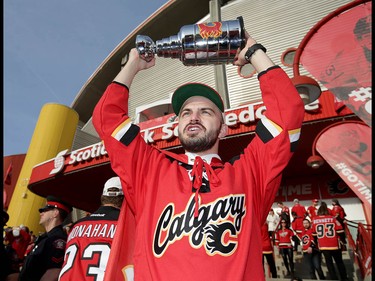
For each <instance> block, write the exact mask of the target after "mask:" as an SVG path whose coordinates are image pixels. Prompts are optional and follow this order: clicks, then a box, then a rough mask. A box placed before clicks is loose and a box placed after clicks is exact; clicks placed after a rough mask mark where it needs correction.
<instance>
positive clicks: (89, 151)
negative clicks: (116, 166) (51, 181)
mask: <svg viewBox="0 0 375 281" xmlns="http://www.w3.org/2000/svg"><path fill="white" fill-rule="evenodd" d="M67 152H68V149H65V150H63V151H60V152H59V153H58V154H57V155H56V157H55V158H54V160H53V164H54V167H53V169H52V170H51V171H50V173H49V174H50V175H53V174H57V173H59V172H61V171H62V170H63V169H64V168H65V166H67V165H71V166H77V165H78V164H82V165H88V164H89V163H90V164H91V162H92V160H94V159H102V158H105V159H106V160H108V159H107V158H108V153H107V151H106V150H105V147H104V144H103V142H99V143H96V144H94V145H91V146H87V147H84V148H81V149H79V150H74V151H72V152H71V153H70V154H68V153H67Z"/></svg>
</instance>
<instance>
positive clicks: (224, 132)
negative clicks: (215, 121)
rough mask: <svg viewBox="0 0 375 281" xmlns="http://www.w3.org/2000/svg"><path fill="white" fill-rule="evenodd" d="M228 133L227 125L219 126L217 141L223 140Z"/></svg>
mask: <svg viewBox="0 0 375 281" xmlns="http://www.w3.org/2000/svg"><path fill="white" fill-rule="evenodd" d="M227 133H228V126H227V124H225V123H223V124H221V128H220V133H219V139H222V138H224V137H225V136H226V135H227Z"/></svg>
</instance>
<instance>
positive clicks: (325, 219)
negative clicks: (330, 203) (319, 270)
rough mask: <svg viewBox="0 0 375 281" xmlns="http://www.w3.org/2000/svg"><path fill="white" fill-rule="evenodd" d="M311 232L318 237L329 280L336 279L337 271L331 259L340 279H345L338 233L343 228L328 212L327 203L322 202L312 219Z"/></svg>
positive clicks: (345, 274)
mask: <svg viewBox="0 0 375 281" xmlns="http://www.w3.org/2000/svg"><path fill="white" fill-rule="evenodd" d="M312 229H313V234H314V235H316V237H317V239H318V246H319V249H320V250H321V251H322V253H323V255H324V259H325V261H326V265H327V269H328V272H329V275H330V278H329V279H331V280H338V277H337V273H336V270H335V267H334V264H333V260H335V263H336V265H337V269H338V271H339V275H340V280H344V281H347V280H349V279H348V276H347V273H346V268H345V265H344V262H343V260H342V252H341V249H340V238H339V233H342V232H343V231H344V230H343V228H342V226H341V224H340V222H339V221H337V219H336V218H335V217H334V216H332V215H331V214H330V213H329V210H328V208H327V204H326V203H325V202H322V203H321V205H320V207H319V209H318V212H317V216H316V217H314V219H313V220H312Z"/></svg>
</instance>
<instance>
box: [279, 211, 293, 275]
mask: <svg viewBox="0 0 375 281" xmlns="http://www.w3.org/2000/svg"><path fill="white" fill-rule="evenodd" d="M294 235H295V234H294V232H293V231H292V230H291V229H290V227H289V224H288V222H287V221H286V219H283V218H282V219H281V220H280V228H279V229H278V230H277V231H276V235H275V242H276V246H278V248H279V253H280V255H281V257H282V258H283V261H284V266H285V268H286V271H287V272H286V275H285V277H294V260H293V245H292V239H293V236H294Z"/></svg>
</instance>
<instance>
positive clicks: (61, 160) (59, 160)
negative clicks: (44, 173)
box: [49, 149, 68, 175]
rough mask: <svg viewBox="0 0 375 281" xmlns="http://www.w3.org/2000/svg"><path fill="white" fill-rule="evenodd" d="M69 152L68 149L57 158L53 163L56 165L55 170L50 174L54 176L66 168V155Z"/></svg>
mask: <svg viewBox="0 0 375 281" xmlns="http://www.w3.org/2000/svg"><path fill="white" fill-rule="evenodd" d="M67 152H68V149H65V150H63V151H60V152H59V153H58V154H57V155H56V157H55V160H54V162H53V165H54V167H55V168H54V169H53V170H52V171H51V172H50V173H49V174H50V175H53V174H57V173H59V172H61V170H62V169H63V168H64V166H65V157H64V156H65V154H66V153H67Z"/></svg>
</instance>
